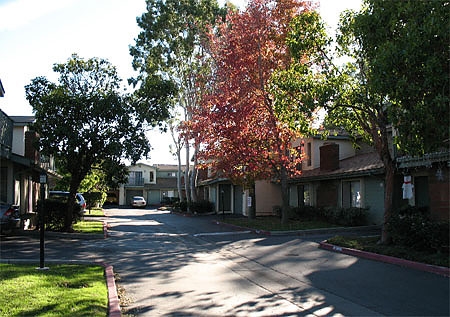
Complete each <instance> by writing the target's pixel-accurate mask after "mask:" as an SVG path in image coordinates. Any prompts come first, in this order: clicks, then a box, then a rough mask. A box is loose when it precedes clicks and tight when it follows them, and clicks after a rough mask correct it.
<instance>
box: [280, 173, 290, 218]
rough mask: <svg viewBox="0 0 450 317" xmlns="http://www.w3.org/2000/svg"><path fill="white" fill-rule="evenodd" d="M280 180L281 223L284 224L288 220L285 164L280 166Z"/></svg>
mask: <svg viewBox="0 0 450 317" xmlns="http://www.w3.org/2000/svg"><path fill="white" fill-rule="evenodd" d="M280 181H281V199H282V205H281V223H282V224H286V223H287V222H288V220H289V191H288V190H289V189H288V184H287V169H286V166H284V165H282V166H281V171H280Z"/></svg>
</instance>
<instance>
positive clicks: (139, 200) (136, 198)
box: [131, 196, 147, 207]
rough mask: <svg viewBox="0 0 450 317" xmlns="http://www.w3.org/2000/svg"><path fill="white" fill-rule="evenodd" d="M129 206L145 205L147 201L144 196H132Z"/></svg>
mask: <svg viewBox="0 0 450 317" xmlns="http://www.w3.org/2000/svg"><path fill="white" fill-rule="evenodd" d="M131 206H133V207H145V206H147V202H146V201H145V198H144V197H142V196H133V198H132V199H131Z"/></svg>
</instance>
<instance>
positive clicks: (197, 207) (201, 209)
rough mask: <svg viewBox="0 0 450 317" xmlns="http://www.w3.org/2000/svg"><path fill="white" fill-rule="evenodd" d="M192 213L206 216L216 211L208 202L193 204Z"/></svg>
mask: <svg viewBox="0 0 450 317" xmlns="http://www.w3.org/2000/svg"><path fill="white" fill-rule="evenodd" d="M190 211H191V212H194V213H198V214H206V213H210V212H213V211H214V204H213V203H212V202H210V201H207V200H200V201H197V202H191V204H190Z"/></svg>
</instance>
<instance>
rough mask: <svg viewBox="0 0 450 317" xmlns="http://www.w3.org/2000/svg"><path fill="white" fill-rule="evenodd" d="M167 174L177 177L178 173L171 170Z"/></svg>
mask: <svg viewBox="0 0 450 317" xmlns="http://www.w3.org/2000/svg"><path fill="white" fill-rule="evenodd" d="M167 176H169V177H176V176H177V173H176V172H169V173H167Z"/></svg>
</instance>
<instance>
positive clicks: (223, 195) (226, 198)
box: [219, 184, 232, 213]
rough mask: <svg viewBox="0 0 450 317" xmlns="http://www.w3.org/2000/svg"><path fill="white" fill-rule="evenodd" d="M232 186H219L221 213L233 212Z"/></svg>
mask: <svg viewBox="0 0 450 317" xmlns="http://www.w3.org/2000/svg"><path fill="white" fill-rule="evenodd" d="M231 202H232V200H231V185H230V184H220V185H219V213H220V212H222V211H225V212H231Z"/></svg>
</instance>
